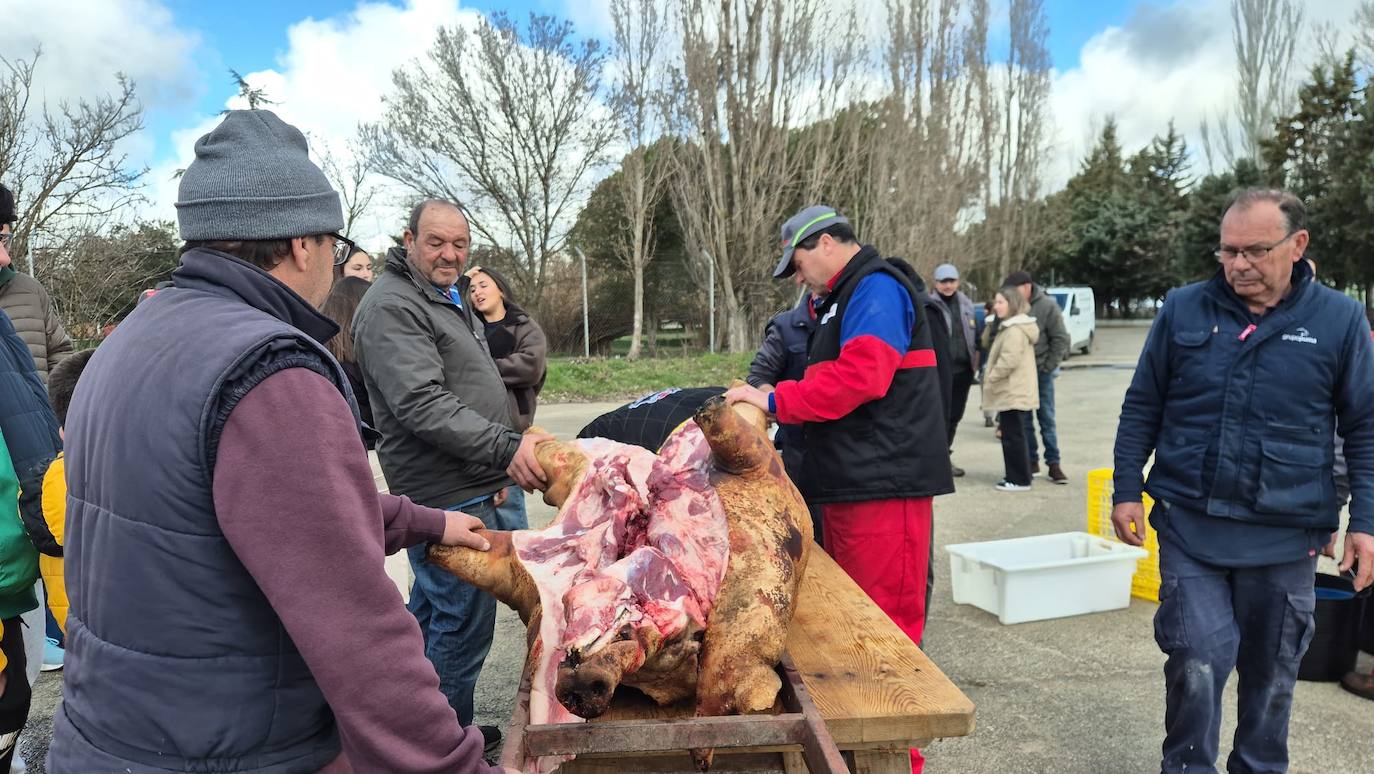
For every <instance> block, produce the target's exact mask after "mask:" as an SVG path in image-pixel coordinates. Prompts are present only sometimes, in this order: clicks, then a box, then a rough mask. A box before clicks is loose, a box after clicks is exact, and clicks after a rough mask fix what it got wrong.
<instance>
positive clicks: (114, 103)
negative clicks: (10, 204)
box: [0, 51, 147, 284]
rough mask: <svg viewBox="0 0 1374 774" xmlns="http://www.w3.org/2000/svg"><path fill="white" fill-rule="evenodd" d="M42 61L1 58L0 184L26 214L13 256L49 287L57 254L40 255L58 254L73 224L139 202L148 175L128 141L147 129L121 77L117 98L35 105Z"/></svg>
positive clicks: (128, 85)
mask: <svg viewBox="0 0 1374 774" xmlns="http://www.w3.org/2000/svg"><path fill="white" fill-rule="evenodd" d="M40 56H41V52H38V51H35V52H34V55H33V57H32V58H31V59H29V60H28V61H25V60H22V59H18V60H14V61H10V60H8V59H4V58H2V57H0V65H2V66H3V68H4V72H0V181H3V182H4V183H5V185H6V186H8V187H9V188H10V189H11V190H12V191H14V197H15V201H16V204H17V206H18V207H19V220H18V222H17V223H16V225H15V229H14V244H13V249H12V252H13V253H14V254H15V256H17V257H18V258H19V260H20V261H25V260H27V262H28V266H27V268H28V269H29V271H30V272H31V273H32V274H33V275H34V276H35V277H38V278H39V279H40V280H46V279H47V277H46V275H47V274H48V273H49V271H50V269H51V263H50V262H48V261H46V260H45V259H44V257H43V256H47V255H52V254H54V253H53V251H51V250H45V251H44V252H43V253H42V255H39V254H37V253H36V252H35V251H34V250H33V248H35V247H40V246H41V247H45V248H49V247H53V246H55V245H56V244H58V243H60V242H62V241H63V240H64V239H65V238H66V237H67V236H68V235H69V232H70V231H71V230H72V227H73V224H74V223H77V222H87V221H89V222H96V223H100V222H103V221H105V220H107V219H109V218H110V217H111V216H113V215H114V213H116V212H118V211H119V210H121V209H123V208H124V207H126V206H128V205H129V204H131V203H133V202H135V201H137V200H138V199H139V198H140V194H139V191H138V189H139V186H140V180H141V179H142V177H143V175H144V174H145V173H146V172H147V170H146V169H132V168H130V167H129V166H128V159H127V156H126V155H125V154H124V153H122V152H121V151H120V143H121V141H122V140H124V139H125V138H127V137H129V136H130V135H132V134H134V133H135V132H137V131H139V130H140V129H142V128H143V108H142V106H141V105H140V104H139V102H138V100H137V99H136V98H135V96H134V84H133V82H132V81H130V80H129V79H127V78H125V77H124V76H123V75H117V76H116V78H117V83H118V88H117V90H116V91H115V92H114V93H112V94H108V95H105V96H101V97H97V98H95V99H93V100H85V99H82V100H78V101H77V102H75V103H70V102H61V103H58V104H57V105H55V106H50V105H48V104H46V103H43V104H38V105H34V104H33V103H32V101H33V99H34V97H35V94H34V92H33V75H34V72H35V68H36V67H37V64H38V61H39V59H40ZM21 266H23V264H22V263H21ZM49 284H50V283H49Z"/></svg>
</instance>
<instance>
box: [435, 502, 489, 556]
mask: <svg viewBox="0 0 1374 774" xmlns="http://www.w3.org/2000/svg"><path fill="white" fill-rule="evenodd" d="M479 529H486V525H485V524H483V523H482V520H481V519H479V518H477V517H476V516H469V515H468V514H466V513H463V512H462V511H446V512H445V513H444V537H443V538H441V539H440V540H439V542H440V543H441V544H442V545H446V546H463V547H464V548H472V549H476V550H478V551H486V550H489V549H490V548H491V543H488V542H487V539H486V538H484V537H482V536H481V535H479V534H477V530H479Z"/></svg>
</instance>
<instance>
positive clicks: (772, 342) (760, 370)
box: [745, 290, 825, 546]
mask: <svg viewBox="0 0 1374 774" xmlns="http://www.w3.org/2000/svg"><path fill="white" fill-rule="evenodd" d="M818 301H820V296H819V295H817V294H816V293H815V292H814V291H810V290H808V291H807V292H806V293H805V294H803V295H802V297H801V298H800V299H799V300H798V301H797V304H796V305H795V306H793V307H792V308H791V309H787V310H785V311H782V312H778V313H777V314H776V315H774V316H773V319H771V320H769V321H768V324H767V325H766V326H764V328H763V343H762V344H760V345H759V349H758V352H756V353H754V359H753V361H752V362H750V363H749V375H748V376H746V377H745V381H746V382H748V383H749V384H751V385H753V386H755V387H757V388H759V389H760V390H764V391H771V390H772V389H773V385H775V384H777V383H778V382H781V381H784V380H791V381H796V380H798V379H801V378H802V376H804V375H805V374H806V344H807V341H809V340H810V338H811V331H812V330H814V329H815V327H816V306H815V305H816V303H817V302H818ZM805 443H806V442H805V439H804V436H803V435H802V429H801V425H778V426H777V432H776V433H775V434H774V436H773V445H774V446H776V447H777V449H778V453H779V454H780V455H782V464H783V468H784V469H785V470H786V471H787V477H788V478H790V479H792V483H793V484H796V486H797V491H799V492H801V494H802V497H803V498H805V497H806V490H805V488H804V487H805V484H806V477H805V473H804V472H803V471H804V469H805V466H804V464H803V463H804V461H805V459H806V450H805ZM806 506H807V509H808V510H809V511H810V512H811V526H812V532H813V533H814V534H815V538H816V542H817V543H820V544H821V545H822V546H824V545H825V537H824V536H825V531H824V528H823V527H822V524H821V507H820V506H819V505H816V504H812V503H811V502H810V501H807V504H806Z"/></svg>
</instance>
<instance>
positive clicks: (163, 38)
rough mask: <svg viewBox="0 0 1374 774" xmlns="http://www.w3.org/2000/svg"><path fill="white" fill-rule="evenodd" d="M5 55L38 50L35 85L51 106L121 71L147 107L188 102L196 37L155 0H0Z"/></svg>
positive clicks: (105, 83) (110, 83)
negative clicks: (131, 81)
mask: <svg viewBox="0 0 1374 774" xmlns="http://www.w3.org/2000/svg"><path fill="white" fill-rule="evenodd" d="M0 19H3V20H4V21H5V26H4V30H3V33H0V34H3V37H4V53H3V55H4V56H5V57H6V58H9V59H14V58H19V59H29V58H30V56H31V54H32V52H33V51H34V50H35V49H38V48H41V49H42V50H43V56H42V58H41V60H40V61H39V67H38V71H37V73H36V75H35V78H34V81H35V84H34V85H35V86H36V87H37V89H38V91H39V93H40V94H42V95H43V96H44V97H46V98H47V99H48V100H49V102H50V103H52V104H55V103H56V102H57V101H59V100H64V99H78V98H83V97H85V98H90V97H91V96H92V95H93V94H97V93H103V92H106V91H110V90H113V89H114V88H115V87H116V82H115V74H116V73H119V72H122V73H124V74H125V75H127V76H129V77H130V78H131V79H133V81H134V82H135V84H136V85H137V87H138V95H139V97H140V99H141V100H142V102H143V104H144V106H145V107H148V106H158V105H166V104H173V103H177V102H183V101H188V100H191V99H193V98H194V96H195V93H196V83H197V82H198V81H199V72H198V71H197V69H196V66H195V61H194V59H193V56H192V55H193V52H194V50H195V47H196V46H197V45H198V44H199V42H200V38H199V36H198V35H197V34H196V33H194V32H191V31H188V30H184V29H181V28H179V27H177V26H176V23H175V20H174V19H173V18H172V14H171V13H170V12H169V11H168V10H167V9H166V8H165V7H163V6H162V5H161V4H159V3H157V2H155V0H77V1H76V2H52V0H0Z"/></svg>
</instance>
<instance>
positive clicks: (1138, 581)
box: [1088, 468, 1159, 602]
mask: <svg viewBox="0 0 1374 774" xmlns="http://www.w3.org/2000/svg"><path fill="white" fill-rule="evenodd" d="M1143 502H1144V503H1145V516H1146V517H1147V518H1148V517H1149V515H1150V508H1152V507H1153V506H1154V504H1155V503H1154V500H1151V499H1150V496H1149V495H1144V497H1143ZM1088 532H1090V533H1092V534H1094V535H1101V536H1102V537H1104V538H1107V539H1109V540H1116V539H1117V538H1116V530H1114V529H1112V469H1111V468H1098V469H1096V470H1090V471H1088ZM1143 547H1144V549H1145V550H1146V551H1149V552H1150V553H1149V555H1148V556H1146V557H1145V558H1144V559H1141V560H1140V561H1138V562H1136V565H1135V575H1133V576H1131V596H1133V597H1136V598H1138V599H1146V600H1149V601H1151V602H1158V601H1159V536H1157V535H1155V530H1154V527H1151V526H1150V524H1149V521H1148V520H1147V521H1146V523H1145V545H1144V546H1143Z"/></svg>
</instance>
